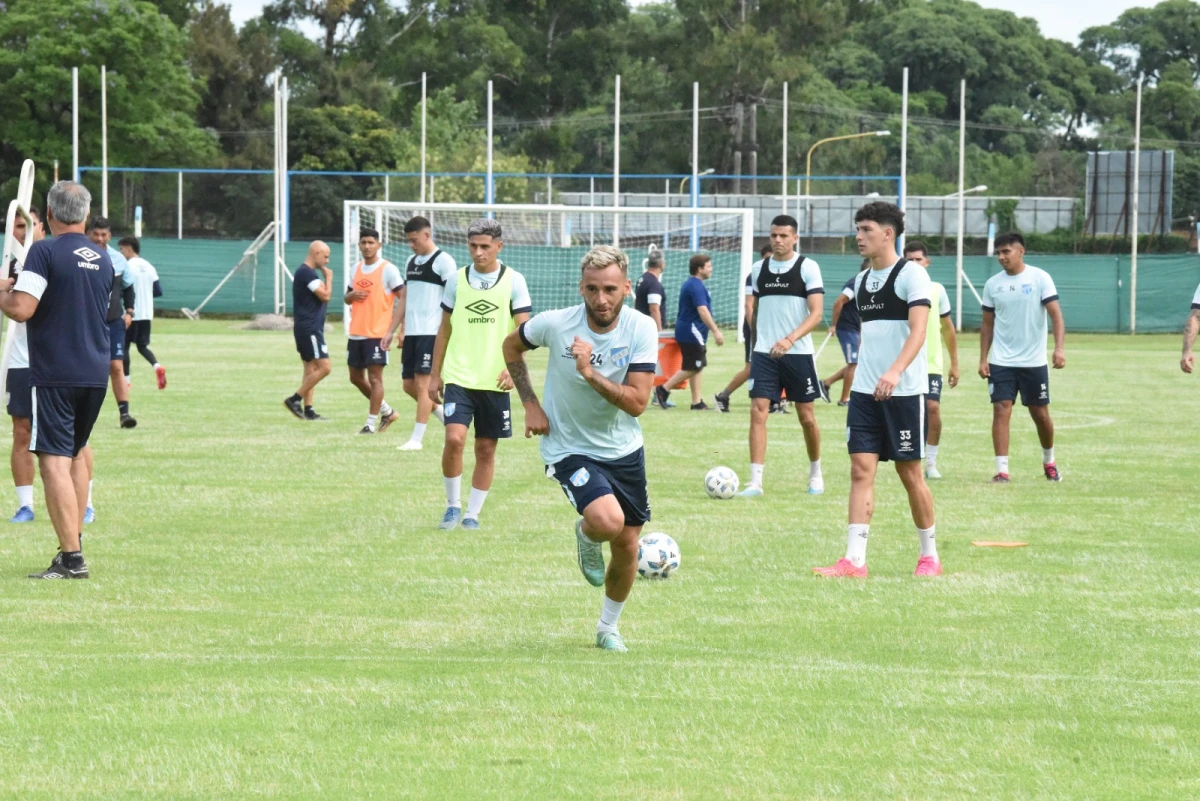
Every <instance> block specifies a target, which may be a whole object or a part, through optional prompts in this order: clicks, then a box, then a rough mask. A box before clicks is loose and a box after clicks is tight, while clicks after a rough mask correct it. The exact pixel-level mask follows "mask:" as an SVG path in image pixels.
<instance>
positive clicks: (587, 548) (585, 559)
mask: <svg viewBox="0 0 1200 801" xmlns="http://www.w3.org/2000/svg"><path fill="white" fill-rule="evenodd" d="M575 544H576V548H577V550H578V551H579V570H580V572H581V573H583V577H584V578H585V579H587V583H588V584H591V585H592V586H593V587H600V586H603V584H604V549H603V547H602V546H601V545H600V543H598V542H592V541H591V540H590V539H588V536H587V535H586V534H584V533H583V518H582V517H581V518H579V519H578V520H576V521H575ZM620 639H621V638H620V637H618V638H617V640H618V641H620Z"/></svg>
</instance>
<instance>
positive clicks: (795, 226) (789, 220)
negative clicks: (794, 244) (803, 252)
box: [771, 214, 800, 233]
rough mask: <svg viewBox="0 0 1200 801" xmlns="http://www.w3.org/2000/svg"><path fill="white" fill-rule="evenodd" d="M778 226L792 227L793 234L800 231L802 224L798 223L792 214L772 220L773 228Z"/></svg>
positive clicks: (782, 215) (781, 215)
mask: <svg viewBox="0 0 1200 801" xmlns="http://www.w3.org/2000/svg"><path fill="white" fill-rule="evenodd" d="M776 225H790V226H791V227H792V233H795V232H796V231H799V230H800V223H798V222H796V218H795V217H793V216H792V215H790V214H780V215H778V216H776V217H775V219H773V220H771V227H772V228H774V227H775V226H776Z"/></svg>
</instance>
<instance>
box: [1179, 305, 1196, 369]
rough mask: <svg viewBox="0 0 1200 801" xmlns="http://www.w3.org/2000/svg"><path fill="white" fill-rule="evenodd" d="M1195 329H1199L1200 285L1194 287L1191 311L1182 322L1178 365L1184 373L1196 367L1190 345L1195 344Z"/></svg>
mask: <svg viewBox="0 0 1200 801" xmlns="http://www.w3.org/2000/svg"><path fill="white" fill-rule="evenodd" d="M1197 331H1200V286H1198V287H1196V294H1195V295H1193V296H1192V312H1191V314H1189V315H1188V318H1187V322H1185V323H1184V324H1183V356H1182V358H1180V360H1179V367H1180V369H1181V370H1183V372H1185V373H1190V372H1192V371H1193V370H1195V369H1196V356H1195V354H1193V353H1192V347H1193V346H1194V345H1195V344H1196V332H1197Z"/></svg>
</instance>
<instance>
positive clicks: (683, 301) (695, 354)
mask: <svg viewBox="0 0 1200 801" xmlns="http://www.w3.org/2000/svg"><path fill="white" fill-rule="evenodd" d="M688 272H689V273H690V277H689V278H688V279H687V280H686V281H684V282H683V286H682V287H680V289H679V314H678V315H677V316H676V317H675V341H676V342H677V343H678V344H679V352H680V354H682V357H683V366H682V367H681V368H680V370H679V372H677V373H675V375H673V376H671V378H670V379H669V380H668V381H667V383H665V384H663V385H662V386H660V387H655V389H654V397H655V400H656V401H657V402H658V405H659V406H661V407H662V408H664V409H666V408H667V401H668V399H669V398H670V397H671V390H673V389H675V387H677V386H679V385H680V384H682V383H683V382H684V381H690V382H691V384H690V388H691V391H692V407H691V408H692V411H694V412H697V411H707V410H708V404H707V403H705V402H704V395H703V393H702V391H701V389H700V373H701V371H703V370H704V368H705V366H706V365H707V364H708V355H707V353H708V332H709V331H712V335H713V339H715V340H716V341H717V345H718V346H719V345H724V344H725V337H724V336H722V335H721V329H719V328H717V324H716V323H715V322H714V321H713V316H712V311H711V309H712V295H710V294H709V293H708V289H707V287H705V286H704V282H705V281H707V280H708V279H709V278H712V273H713V265H712V258H710V257H709V256H706V255H705V254H703V253H697V254H696V255H695V256H692V258H691V259H690V260H688Z"/></svg>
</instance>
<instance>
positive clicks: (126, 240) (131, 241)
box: [117, 236, 142, 256]
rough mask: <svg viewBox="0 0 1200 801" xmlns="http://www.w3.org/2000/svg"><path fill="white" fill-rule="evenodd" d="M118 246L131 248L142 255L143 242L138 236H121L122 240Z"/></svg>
mask: <svg viewBox="0 0 1200 801" xmlns="http://www.w3.org/2000/svg"><path fill="white" fill-rule="evenodd" d="M117 247H120V248H129V249H130V250H132V251H133V252H134V253H136V254H138V255H139V256H140V255H142V243H141V242H139V241H138V238H137V237H136V236H123V237H121V241H120V242H118V243H117Z"/></svg>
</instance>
